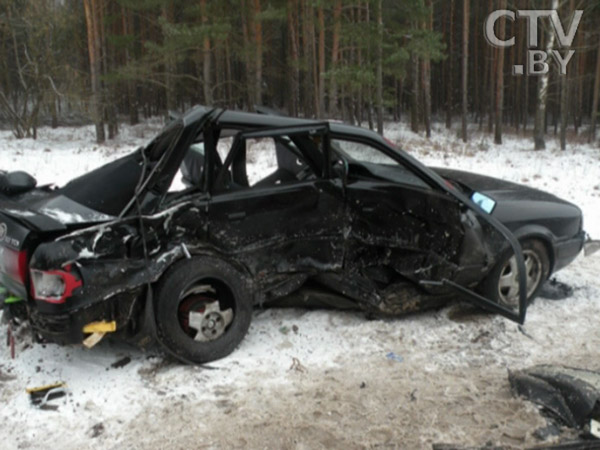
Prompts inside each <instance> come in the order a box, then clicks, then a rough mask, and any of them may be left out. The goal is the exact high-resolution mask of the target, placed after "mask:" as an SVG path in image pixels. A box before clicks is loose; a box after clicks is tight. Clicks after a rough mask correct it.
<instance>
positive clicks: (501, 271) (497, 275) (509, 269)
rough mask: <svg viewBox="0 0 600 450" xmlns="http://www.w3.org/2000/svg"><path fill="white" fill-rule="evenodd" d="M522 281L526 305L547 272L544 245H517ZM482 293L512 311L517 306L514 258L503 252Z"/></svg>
mask: <svg viewBox="0 0 600 450" xmlns="http://www.w3.org/2000/svg"><path fill="white" fill-rule="evenodd" d="M521 248H522V250H523V260H524V263H525V277H526V281H527V301H528V302H530V301H531V300H533V298H535V296H536V295H537V294H538V292H539V291H540V289H541V287H542V285H543V284H544V282H545V281H546V279H547V278H548V275H549V272H550V260H549V258H548V251H547V250H546V247H545V245H544V244H543V243H542V242H540V241H538V240H535V239H530V240H526V241H523V242H521ZM483 293H484V295H485V296H486V297H487V298H489V299H490V300H494V301H496V302H497V303H499V304H501V305H502V306H507V307H509V308H516V307H518V305H519V271H518V269H517V258H516V256H515V255H514V253H512V252H507V253H506V254H504V256H503V257H502V258H501V259H500V261H499V262H498V264H496V266H495V268H494V269H493V270H492V272H491V273H490V274H489V275H488V277H487V279H486V280H485V282H484V284H483Z"/></svg>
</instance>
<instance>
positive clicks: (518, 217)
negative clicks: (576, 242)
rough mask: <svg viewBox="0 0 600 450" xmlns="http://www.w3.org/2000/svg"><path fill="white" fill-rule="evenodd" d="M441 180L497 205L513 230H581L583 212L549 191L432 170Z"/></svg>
mask: <svg viewBox="0 0 600 450" xmlns="http://www.w3.org/2000/svg"><path fill="white" fill-rule="evenodd" d="M432 170H434V171H435V172H436V173H437V174H438V175H440V176H441V177H443V178H445V179H447V180H450V181H453V182H455V183H458V184H459V185H461V187H462V188H463V189H465V190H466V191H467V192H466V194H467V196H468V197H470V196H471V194H472V193H473V191H478V192H480V193H482V194H485V195H487V196H488V197H491V198H492V199H493V200H495V201H496V202H497V204H496V207H495V208H494V210H493V212H492V215H493V216H494V217H495V218H496V219H498V220H499V221H500V222H502V223H503V224H504V225H506V226H507V227H508V228H509V229H510V230H511V231H513V232H514V231H517V230H519V229H521V228H523V227H526V226H531V225H541V226H544V227H545V228H547V229H549V230H551V231H552V233H553V234H554V235H555V236H556V237H567V236H573V235H575V234H576V233H577V232H579V231H580V230H581V226H582V220H583V219H582V213H581V210H580V209H579V208H578V207H577V206H575V205H573V204H572V203H569V202H568V201H566V200H563V199H561V198H558V197H557V196H555V195H553V194H550V193H548V192H544V191H540V190H538V189H533V188H530V187H528V186H523V185H521V184H517V183H512V182H510V181H504V180H499V179H498V178H493V177H488V176H485V175H478V174H475V173H471V172H463V171H460V170H453V169H445V168H432Z"/></svg>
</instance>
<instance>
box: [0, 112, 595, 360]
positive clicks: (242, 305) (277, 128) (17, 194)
mask: <svg viewBox="0 0 600 450" xmlns="http://www.w3.org/2000/svg"><path fill="white" fill-rule="evenodd" d="M0 178H1V179H0V191H1V192H2V194H0V284H1V285H2V286H3V287H4V288H3V291H4V294H3V297H4V301H3V304H4V306H6V308H7V309H8V310H9V312H10V313H11V314H15V315H16V314H21V315H23V316H25V317H26V318H27V319H28V320H29V321H30V323H31V325H32V328H33V330H34V331H35V333H36V335H37V336H39V337H40V338H43V339H46V340H49V341H54V342H59V343H78V342H82V341H84V342H85V343H87V344H88V345H93V344H94V343H95V342H97V341H98V340H99V339H100V338H101V337H102V336H103V335H104V334H105V333H107V332H116V333H117V334H120V335H121V336H123V337H125V338H131V339H134V340H136V342H138V343H140V344H141V343H143V342H146V341H147V340H148V339H149V338H153V339H157V340H158V341H159V342H160V343H161V344H162V345H163V346H164V347H165V348H166V349H167V350H168V351H170V352H171V353H173V354H174V355H175V356H177V357H178V358H180V359H182V360H184V361H189V362H195V363H202V362H207V361H211V360H214V359H217V358H221V357H223V356H225V355H227V354H229V353H230V352H231V351H233V349H234V348H235V347H236V346H237V345H238V344H239V342H240V341H241V340H242V338H243V337H244V335H245V334H246V332H247V330H248V327H249V324H250V320H251V316H252V308H253V306H255V305H274V304H294V305H311V306H319V305H320V306H329V307H338V308H360V309H363V310H365V311H368V312H371V313H375V314H390V315H396V314H403V313H407V312H411V311H416V310H420V309H423V308H428V307H432V306H438V305H441V304H444V303H445V302H447V301H448V300H450V299H454V298H460V299H464V300H467V301H471V302H473V303H475V304H477V305H479V306H481V307H483V308H486V309H488V310H490V311H492V312H496V313H500V314H502V315H504V316H506V317H508V318H510V319H512V320H515V321H518V322H521V323H522V322H523V321H524V319H525V312H526V308H527V302H528V300H530V299H531V298H532V297H534V296H535V295H536V293H537V292H538V290H539V288H540V286H541V285H542V283H543V282H544V281H545V280H546V279H547V278H548V276H549V275H550V274H551V273H553V272H555V271H556V270H558V269H560V268H562V267H564V266H565V265H567V264H568V263H569V262H571V261H572V260H573V259H574V258H575V257H576V256H577V255H578V254H579V252H580V251H581V249H582V248H583V247H584V244H585V245H586V246H587V248H588V249H590V250H592V249H593V247H595V246H596V247H597V242H588V243H587V244H586V243H585V239H586V235H585V233H584V231H583V228H582V227H583V221H582V215H581V211H580V210H579V209H578V208H577V207H576V206H574V205H572V204H570V203H567V202H565V201H563V200H560V199H558V198H556V197H554V196H552V195H550V194H547V193H544V192H540V191H537V190H533V189H529V188H526V187H523V186H519V185H516V184H511V183H507V182H504V181H500V180H497V179H493V178H488V177H483V176H479V175H474V174H470V173H463V172H458V171H451V170H446V169H431V168H428V167H426V166H424V165H423V164H421V163H419V162H418V161H416V160H415V159H414V158H412V157H411V156H410V155H408V154H406V153H405V152H403V151H401V150H399V149H396V148H395V147H394V146H392V145H391V144H390V143H388V142H387V141H386V140H384V139H383V138H382V137H381V136H379V135H377V134H375V133H373V132H371V131H368V130H365V129H361V128H357V127H352V126H348V125H343V124H338V123H329V122H319V121H314V120H307V119H296V118H289V117H281V116H275V115H269V114H252V113H242V112H236V111H228V110H222V109H210V108H205V107H196V108H194V109H192V110H191V111H189V112H187V113H186V114H184V115H183V116H182V117H180V118H179V119H177V120H174V121H172V122H171V123H169V124H168V125H167V126H166V127H165V129H164V130H163V131H162V132H161V133H160V134H159V135H158V136H157V137H156V138H155V139H154V140H152V141H151V142H150V143H149V144H148V145H147V146H145V147H143V148H140V149H138V150H137V151H135V152H134V153H132V154H130V155H128V156H125V157H123V158H121V159H118V160H116V161H114V162H112V163H109V164H106V165H105V166H102V167H100V168H98V169H96V170H94V171H92V172H90V173H88V174H86V175H83V176H81V177H79V178H76V179H74V180H72V181H71V182H69V183H68V184H66V185H65V186H63V187H61V188H58V189H52V188H49V187H41V188H34V186H35V180H33V179H32V178H31V177H29V176H28V175H27V174H24V173H13V174H6V173H4V174H2V175H1V176H0Z"/></svg>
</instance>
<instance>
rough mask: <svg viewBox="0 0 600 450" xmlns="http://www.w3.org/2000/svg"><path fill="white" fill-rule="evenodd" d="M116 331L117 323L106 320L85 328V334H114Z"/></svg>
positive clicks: (89, 324)
mask: <svg viewBox="0 0 600 450" xmlns="http://www.w3.org/2000/svg"><path fill="white" fill-rule="evenodd" d="M115 331H117V322H115V321H114V320H112V321H110V322H107V321H105V320H102V321H100V322H91V323H88V324H87V325H85V326H84V327H83V332H84V333H114V332H115Z"/></svg>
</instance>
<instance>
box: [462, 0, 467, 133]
mask: <svg viewBox="0 0 600 450" xmlns="http://www.w3.org/2000/svg"><path fill="white" fill-rule="evenodd" d="M468 70H469V0H463V40H462V139H463V141H464V142H467V140H468V136H467V113H468V106H469V105H468V97H467V89H468V81H469V77H468Z"/></svg>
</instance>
